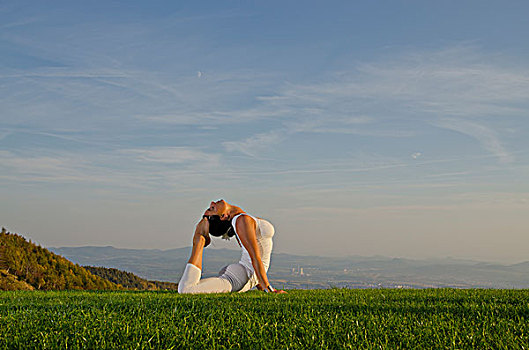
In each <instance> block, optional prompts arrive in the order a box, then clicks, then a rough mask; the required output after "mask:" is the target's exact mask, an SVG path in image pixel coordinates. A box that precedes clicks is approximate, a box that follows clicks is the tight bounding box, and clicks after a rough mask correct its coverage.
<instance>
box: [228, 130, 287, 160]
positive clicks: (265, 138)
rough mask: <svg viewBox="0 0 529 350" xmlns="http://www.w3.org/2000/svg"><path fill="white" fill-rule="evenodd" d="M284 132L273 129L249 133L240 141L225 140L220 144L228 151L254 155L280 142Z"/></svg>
mask: <svg viewBox="0 0 529 350" xmlns="http://www.w3.org/2000/svg"><path fill="white" fill-rule="evenodd" d="M284 137H286V134H285V132H282V131H278V130H273V131H269V132H266V133H260V134H255V135H251V136H250V137H248V138H246V139H244V140H242V141H226V142H223V143H222V145H223V146H224V148H225V149H226V151H228V152H241V153H243V154H246V155H249V156H252V157H255V156H256V155H257V153H258V152H259V151H262V150H263V149H267V148H268V147H270V146H272V145H274V144H277V143H279V142H281V140H282V139H283V138H284Z"/></svg>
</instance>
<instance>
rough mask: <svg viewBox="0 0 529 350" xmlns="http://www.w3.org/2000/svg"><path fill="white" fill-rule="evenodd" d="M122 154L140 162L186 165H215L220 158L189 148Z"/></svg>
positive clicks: (159, 149) (128, 150)
mask: <svg viewBox="0 0 529 350" xmlns="http://www.w3.org/2000/svg"><path fill="white" fill-rule="evenodd" d="M120 152H121V153H123V154H130V155H133V156H134V157H135V158H136V159H137V160H139V161H142V162H153V163H165V164H186V163H201V164H203V165H210V166H212V165H217V164H218V163H219V158H220V156H219V155H218V154H210V153H206V152H203V151H201V150H198V149H195V148H190V147H153V148H145V149H124V150H121V151H120Z"/></svg>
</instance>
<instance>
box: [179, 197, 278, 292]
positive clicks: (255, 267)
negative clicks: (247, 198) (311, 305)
mask: <svg viewBox="0 0 529 350" xmlns="http://www.w3.org/2000/svg"><path fill="white" fill-rule="evenodd" d="M214 216H218V217H219V218H220V220H223V222H224V221H226V220H229V221H230V222H231V225H228V226H229V227H230V228H231V227H233V234H234V235H235V236H236V238H237V242H239V245H240V246H241V248H242V256H241V260H240V261H239V262H238V263H235V264H231V265H228V266H226V267H224V268H223V269H222V270H221V271H220V273H219V277H212V278H205V279H202V280H201V279H200V277H201V275H202V253H203V251H204V247H205V246H207V245H208V244H209V242H210V238H209V233H210V220H211V222H212V224H213V222H214V221H213V218H214ZM273 236H274V227H273V226H272V224H271V223H269V222H268V221H266V220H264V219H260V218H256V217H253V216H251V215H249V214H247V213H245V212H244V210H242V209H241V208H239V207H237V206H234V205H230V204H228V203H226V201H224V200H223V199H221V200H219V201H217V202H211V205H210V207H209V208H208V209H207V210H206V212H205V213H204V216H203V218H202V220H200V222H199V223H198V224H197V226H196V229H195V234H194V236H193V250H192V251H191V257H190V258H189V261H188V262H187V265H186V268H185V270H184V274H183V275H182V278H181V279H180V283H179V284H178V292H179V293H191V294H197V293H225V292H246V291H248V290H250V289H251V288H253V287H255V286H257V288H259V289H260V290H263V291H265V292H270V293H286V292H285V291H282V290H276V289H274V288H273V287H272V286H271V285H270V282H269V281H268V277H267V276H266V271H268V267H269V266H270V255H271V253H272V245H273V243H272V237H273Z"/></svg>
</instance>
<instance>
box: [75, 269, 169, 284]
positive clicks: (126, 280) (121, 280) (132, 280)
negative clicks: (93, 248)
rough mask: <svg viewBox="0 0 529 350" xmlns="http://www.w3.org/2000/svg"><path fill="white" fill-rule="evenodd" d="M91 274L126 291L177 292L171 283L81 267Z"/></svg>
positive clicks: (109, 270)
mask: <svg viewBox="0 0 529 350" xmlns="http://www.w3.org/2000/svg"><path fill="white" fill-rule="evenodd" d="M83 267H84V268H85V269H87V270H88V271H90V272H91V273H92V274H94V275H96V276H99V277H103V278H104V279H106V280H109V281H110V282H113V283H116V284H120V285H122V286H123V287H124V288H126V289H138V290H177V289H178V284H176V283H172V282H160V281H149V280H146V279H143V278H141V277H138V276H136V275H135V274H133V273H132V272H126V271H121V270H118V269H114V268H107V267H94V266H83Z"/></svg>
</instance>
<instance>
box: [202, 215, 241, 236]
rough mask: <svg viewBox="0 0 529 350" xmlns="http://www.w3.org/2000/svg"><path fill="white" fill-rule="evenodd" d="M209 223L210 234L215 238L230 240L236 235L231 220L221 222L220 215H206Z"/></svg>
mask: <svg viewBox="0 0 529 350" xmlns="http://www.w3.org/2000/svg"><path fill="white" fill-rule="evenodd" d="M204 217H205V218H206V219H208V221H209V234H210V235H212V236H215V237H222V238H224V239H229V238H230V237H233V236H234V235H235V230H234V229H233V226H232V225H231V220H221V219H220V216H218V215H204Z"/></svg>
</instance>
